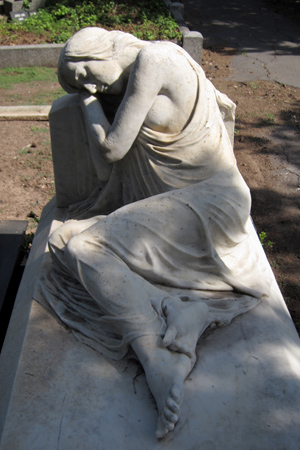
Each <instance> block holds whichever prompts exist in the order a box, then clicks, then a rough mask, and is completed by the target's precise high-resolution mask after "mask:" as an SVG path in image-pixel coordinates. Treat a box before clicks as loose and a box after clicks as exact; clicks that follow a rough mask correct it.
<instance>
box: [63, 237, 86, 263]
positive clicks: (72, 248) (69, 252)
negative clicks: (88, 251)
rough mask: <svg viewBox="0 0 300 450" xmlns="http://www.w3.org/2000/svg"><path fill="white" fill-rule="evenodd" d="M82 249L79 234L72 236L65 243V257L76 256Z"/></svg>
mask: <svg viewBox="0 0 300 450" xmlns="http://www.w3.org/2000/svg"><path fill="white" fill-rule="evenodd" d="M81 250H82V238H81V236H80V235H77V236H73V237H72V238H71V239H70V240H69V242H68V243H67V245H66V249H65V253H66V257H67V258H71V259H73V258H78V257H79V255H80V253H81Z"/></svg>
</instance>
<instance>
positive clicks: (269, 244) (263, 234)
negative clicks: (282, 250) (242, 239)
mask: <svg viewBox="0 0 300 450" xmlns="http://www.w3.org/2000/svg"><path fill="white" fill-rule="evenodd" d="M258 236H259V240H260V243H261V245H262V246H263V247H264V248H271V247H272V246H273V244H274V242H272V241H269V240H268V241H267V242H265V240H266V238H267V233H266V232H265V231H262V232H261V233H259V235H258Z"/></svg>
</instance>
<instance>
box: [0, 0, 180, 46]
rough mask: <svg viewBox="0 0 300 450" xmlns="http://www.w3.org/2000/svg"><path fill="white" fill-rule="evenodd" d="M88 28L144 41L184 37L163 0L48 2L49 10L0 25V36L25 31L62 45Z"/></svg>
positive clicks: (72, 0) (70, 0)
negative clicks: (116, 30)
mask: <svg viewBox="0 0 300 450" xmlns="http://www.w3.org/2000/svg"><path fill="white" fill-rule="evenodd" d="M87 26H100V27H102V28H105V29H108V30H112V29H119V30H121V31H126V32H129V33H132V34H133V35H135V36H136V37H138V38H139V39H145V40H160V39H169V40H172V39H173V40H178V39H180V38H181V35H180V33H179V30H178V26H177V24H176V22H175V21H174V20H173V19H172V17H171V16H170V14H169V12H168V10H167V9H166V7H165V5H164V3H163V1H162V0H148V1H146V0H120V1H105V0H84V1H79V0H63V1H61V0H48V1H47V3H46V8H44V9H41V10H39V11H38V12H37V14H36V15H32V16H30V17H29V18H28V19H27V20H25V21H24V22H19V23H12V22H11V23H7V24H5V23H4V22H3V21H2V22H0V35H1V34H2V36H3V35H7V34H8V33H11V32H13V31H20V30H22V31H25V32H33V33H35V34H37V35H41V36H47V41H50V42H56V43H61V42H65V41H66V40H67V39H68V38H69V37H71V36H72V35H73V34H74V33H75V32H76V31H78V30H80V29H81V28H84V27H87Z"/></svg>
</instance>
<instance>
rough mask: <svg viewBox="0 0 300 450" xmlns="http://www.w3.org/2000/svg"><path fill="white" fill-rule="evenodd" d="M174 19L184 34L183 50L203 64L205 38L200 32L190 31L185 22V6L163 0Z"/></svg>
mask: <svg viewBox="0 0 300 450" xmlns="http://www.w3.org/2000/svg"><path fill="white" fill-rule="evenodd" d="M163 1H164V4H165V5H166V7H167V8H168V9H169V11H170V13H171V15H172V17H173V18H174V19H175V20H176V22H177V25H178V27H179V30H180V32H181V34H182V40H183V45H182V46H183V48H184V50H185V51H187V52H188V53H189V54H190V55H191V57H192V58H193V59H194V60H195V61H196V62H197V63H198V64H201V58H202V50H203V36H202V34H201V33H199V31H190V29H189V28H188V26H187V24H186V23H185V20H184V5H183V4H182V3H180V2H173V1H172V0H163Z"/></svg>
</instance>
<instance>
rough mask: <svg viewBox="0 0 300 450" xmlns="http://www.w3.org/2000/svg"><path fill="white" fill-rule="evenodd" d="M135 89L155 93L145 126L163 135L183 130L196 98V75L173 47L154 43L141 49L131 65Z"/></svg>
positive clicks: (183, 57)
mask: <svg viewBox="0 0 300 450" xmlns="http://www.w3.org/2000/svg"><path fill="white" fill-rule="evenodd" d="M132 75H133V78H134V89H137V90H143V92H145V90H146V91H148V92H149V91H150V92H151V91H152V90H155V91H156V97H155V100H154V102H153V104H152V106H151V108H150V109H149V112H148V114H147V117H146V120H145V125H146V126H149V127H150V128H152V129H155V130H158V131H165V132H178V131H180V130H182V128H183V127H184V125H185V123H186V122H187V121H188V119H189V117H190V115H191V112H192V110H193V107H194V104H195V100H196V97H197V88H198V84H197V75H196V73H195V70H194V69H193V68H192V67H191V65H190V63H189V62H188V60H187V59H186V57H185V56H184V54H183V53H182V51H180V49H179V48H178V49H177V47H176V45H167V44H166V43H160V42H157V43H153V44H150V45H148V46H145V47H144V48H142V50H141V51H140V52H139V54H138V56H137V59H136V62H135V64H134V67H133V70H132Z"/></svg>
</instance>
